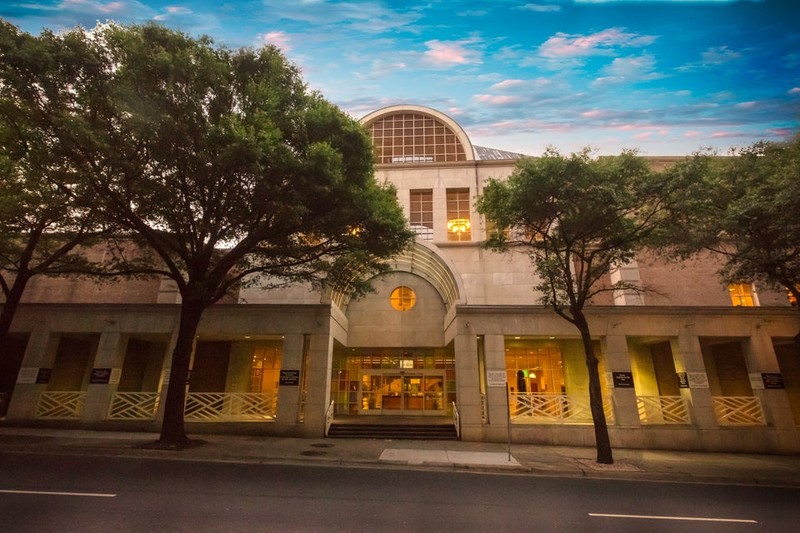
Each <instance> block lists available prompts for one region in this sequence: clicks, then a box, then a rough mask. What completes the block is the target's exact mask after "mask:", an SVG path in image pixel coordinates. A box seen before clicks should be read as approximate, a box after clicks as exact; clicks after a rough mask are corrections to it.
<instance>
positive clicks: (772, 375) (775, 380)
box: [761, 372, 786, 389]
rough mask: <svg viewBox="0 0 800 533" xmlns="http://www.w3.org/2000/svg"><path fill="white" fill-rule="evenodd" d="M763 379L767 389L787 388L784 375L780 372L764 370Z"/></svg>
mask: <svg viewBox="0 0 800 533" xmlns="http://www.w3.org/2000/svg"><path fill="white" fill-rule="evenodd" d="M761 380H762V381H763V382H764V388H765V389H785V388H786V386H785V385H784V384H783V375H782V374H780V373H778V372H762V373H761Z"/></svg>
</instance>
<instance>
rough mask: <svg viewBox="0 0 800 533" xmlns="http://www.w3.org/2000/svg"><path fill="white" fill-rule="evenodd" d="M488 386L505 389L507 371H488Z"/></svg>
mask: <svg viewBox="0 0 800 533" xmlns="http://www.w3.org/2000/svg"><path fill="white" fill-rule="evenodd" d="M486 385H487V386H489V387H505V386H506V371H505V370H487V371H486Z"/></svg>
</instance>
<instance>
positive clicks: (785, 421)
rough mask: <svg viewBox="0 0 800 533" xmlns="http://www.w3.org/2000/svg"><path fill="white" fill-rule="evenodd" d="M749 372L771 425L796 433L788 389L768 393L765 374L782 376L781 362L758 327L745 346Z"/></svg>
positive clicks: (765, 334)
mask: <svg viewBox="0 0 800 533" xmlns="http://www.w3.org/2000/svg"><path fill="white" fill-rule="evenodd" d="M742 348H743V351H744V356H745V361H746V363H747V371H748V372H749V374H750V385H751V387H752V388H753V395H754V396H755V397H756V398H759V399H760V400H761V406H762V408H763V409H764V416H765V417H766V420H767V424H768V425H771V426H775V427H776V428H785V429H795V428H796V425H795V422H794V415H793V414H792V407H791V404H790V403H789V396H788V395H787V394H786V390H785V389H767V388H766V387H765V383H764V381H763V379H762V373H780V371H781V370H780V367H779V366H778V358H777V357H776V356H775V347H774V346H773V344H772V338H771V337H770V335H769V333H768V332H767V331H765V330H764V328H762V327H759V326H756V327H755V329H754V331H753V334H752V335H751V336H750V339H749V340H748V341H747V342H744V343H743V346H742Z"/></svg>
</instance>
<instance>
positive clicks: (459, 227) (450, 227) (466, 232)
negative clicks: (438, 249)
mask: <svg viewBox="0 0 800 533" xmlns="http://www.w3.org/2000/svg"><path fill="white" fill-rule="evenodd" d="M469 207H470V206H469V189H447V240H448V241H469V240H472V222H471V221H470V212H469V211H470V210H469Z"/></svg>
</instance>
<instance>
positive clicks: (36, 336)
mask: <svg viewBox="0 0 800 533" xmlns="http://www.w3.org/2000/svg"><path fill="white" fill-rule="evenodd" d="M60 339H61V336H60V335H59V334H58V333H53V332H51V331H50V330H45V329H34V330H33V331H32V332H31V335H30V338H29V339H28V346H27V347H26V348H25V356H24V357H23V359H22V365H21V366H20V370H19V374H18V375H17V383H16V385H15V386H14V394H13V395H12V396H11V403H10V404H9V406H8V412H7V413H6V420H33V419H34V418H36V407H37V405H38V403H39V395H40V394H41V393H42V392H43V391H45V390H47V383H37V382H36V381H37V376H38V374H39V371H40V369H43V368H44V369H52V368H53V363H54V362H55V359H56V352H57V351H58V343H59V341H60Z"/></svg>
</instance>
